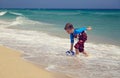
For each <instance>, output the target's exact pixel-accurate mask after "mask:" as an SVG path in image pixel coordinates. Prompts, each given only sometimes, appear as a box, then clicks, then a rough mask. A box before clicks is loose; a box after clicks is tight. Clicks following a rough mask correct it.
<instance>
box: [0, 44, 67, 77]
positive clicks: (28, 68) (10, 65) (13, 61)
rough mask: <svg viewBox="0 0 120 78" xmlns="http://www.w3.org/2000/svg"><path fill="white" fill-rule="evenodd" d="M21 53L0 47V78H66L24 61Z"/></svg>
mask: <svg viewBox="0 0 120 78" xmlns="http://www.w3.org/2000/svg"><path fill="white" fill-rule="evenodd" d="M20 56H21V53H20V52H18V51H15V50H12V49H10V48H6V47H4V46H0V78H68V77H67V76H65V75H62V74H56V73H52V72H49V71H46V70H44V69H42V68H41V69H40V68H39V67H37V66H36V65H34V64H31V63H29V62H27V61H24V60H23V59H22V58H21V57H20Z"/></svg>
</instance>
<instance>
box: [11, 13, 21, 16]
mask: <svg viewBox="0 0 120 78" xmlns="http://www.w3.org/2000/svg"><path fill="white" fill-rule="evenodd" d="M9 13H10V14H14V15H18V16H23V14H22V13H17V12H9Z"/></svg>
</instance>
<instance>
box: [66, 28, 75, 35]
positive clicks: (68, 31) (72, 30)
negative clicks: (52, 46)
mask: <svg viewBox="0 0 120 78" xmlns="http://www.w3.org/2000/svg"><path fill="white" fill-rule="evenodd" d="M66 32H67V33H68V34H71V33H73V32H74V28H73V29H66Z"/></svg>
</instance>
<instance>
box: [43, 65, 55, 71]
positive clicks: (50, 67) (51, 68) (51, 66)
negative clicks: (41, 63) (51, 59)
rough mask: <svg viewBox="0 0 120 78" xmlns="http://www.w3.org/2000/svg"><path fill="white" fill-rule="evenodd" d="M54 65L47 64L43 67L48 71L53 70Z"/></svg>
mask: <svg viewBox="0 0 120 78" xmlns="http://www.w3.org/2000/svg"><path fill="white" fill-rule="evenodd" d="M55 67H56V66H55V65H49V66H48V67H46V68H45V69H46V70H49V71H50V70H54V69H55Z"/></svg>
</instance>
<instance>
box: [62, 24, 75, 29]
mask: <svg viewBox="0 0 120 78" xmlns="http://www.w3.org/2000/svg"><path fill="white" fill-rule="evenodd" d="M73 28H74V27H73V25H72V24H71V23H67V24H66V25H65V27H64V29H65V30H67V29H73Z"/></svg>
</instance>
